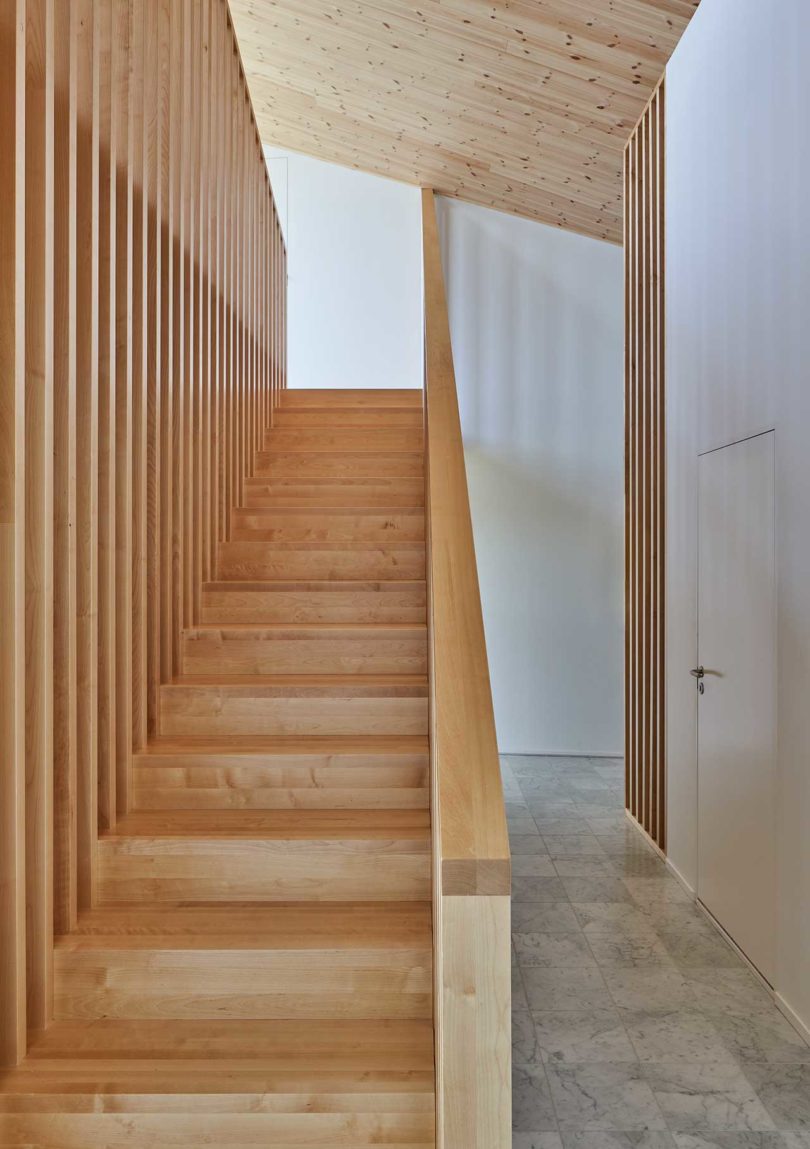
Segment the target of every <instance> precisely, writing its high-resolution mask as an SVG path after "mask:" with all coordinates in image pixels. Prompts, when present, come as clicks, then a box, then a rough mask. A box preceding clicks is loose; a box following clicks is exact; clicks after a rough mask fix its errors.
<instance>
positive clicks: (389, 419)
mask: <svg viewBox="0 0 810 1149" xmlns="http://www.w3.org/2000/svg"><path fill="white" fill-rule="evenodd" d="M423 420H424V416H423V414H422V408H421V406H420V407H415V406H413V404H410V405H408V406H402V407H394V406H391V407H376V406H372V405H369V406H365V407H329V406H326V407H298V408H296V407H281V408H279V410H277V411H276V412H275V414H274V416H273V429H274V430H278V429H282V428H297V429H300V428H308V427H366V428H368V429H369V430H372V431H373V430H377V429H379V428H382V429H386V428H393V427H415V428H418V429H420V430H421V428H422V426H423Z"/></svg>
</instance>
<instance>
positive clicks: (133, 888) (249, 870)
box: [99, 836, 430, 905]
mask: <svg viewBox="0 0 810 1149" xmlns="http://www.w3.org/2000/svg"><path fill="white" fill-rule="evenodd" d="M99 869H100V874H99V902H100V904H102V905H104V904H110V903H117V902H139V903H145V904H151V903H157V902H184V903H191V902H290V901H340V902H343V901H424V900H425V899H427V898H429V897H430V852H429V842H428V841H427V839H425V838H418V837H417V838H400V839H397V838H395V837H392V838H390V839H385V838H380V839H376V838H375V839H364V838H359V839H354V838H340V837H337V836H336V837H334V838H324V839H317V840H307V839H303V840H302V839H297V838H293V839H284V838H276V839H268V838H264V837H259V836H257V837H255V838H250V837H246V838H216V837H215V838H210V839H205V838H204V837H202V836H200V837H194V838H188V837H183V838H171V837H158V838H148V837H136V838H118V837H111V838H103V839H102V840H101V841H100V843H99Z"/></svg>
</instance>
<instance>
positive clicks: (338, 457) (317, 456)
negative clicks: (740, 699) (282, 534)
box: [253, 445, 425, 482]
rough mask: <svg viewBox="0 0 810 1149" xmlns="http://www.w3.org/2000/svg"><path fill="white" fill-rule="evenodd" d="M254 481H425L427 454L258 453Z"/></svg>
mask: <svg viewBox="0 0 810 1149" xmlns="http://www.w3.org/2000/svg"><path fill="white" fill-rule="evenodd" d="M254 462H255V465H254V469H253V477H254V478H270V479H272V480H273V481H274V482H275V479H276V476H278V475H284V476H285V477H286V478H287V479H297V480H302V479H311V478H321V479H358V478H375V479H376V478H388V479H392V478H398V477H404V478H416V477H418V478H422V479H423V477H424V473H425V460H424V454H423V452H422V450H421V448H419V449H415V450H412V451H410V452H407V453H406V452H402V453H398V454H391V453H385V454H370V453H369V452H367V451H353V452H349V451H339V450H336V451H332V452H326V451H282V450H280V449H279V448H278V447H277V446H275V445H274V447H273V449H272V450H266V451H258V452H257V453H256V455H255V459H254Z"/></svg>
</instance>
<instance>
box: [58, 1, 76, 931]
mask: <svg viewBox="0 0 810 1149" xmlns="http://www.w3.org/2000/svg"><path fill="white" fill-rule="evenodd" d="M74 18H75V12H73V11H72V10H71V7H70V6H68V5H67V4H58V3H57V4H55V6H54V143H53V147H54V212H53V227H54V268H53V357H54V361H53V372H54V443H53V447H54V510H53V532H54V631H53V676H54V699H53V707H54V709H53V774H54V795H53V802H54V844H53V850H54V930H55V931H56V932H57V933H67V932H69V931H70V930H71V929H72V928H73V926H74V925H75V922H76V914H77V908H78V890H77V881H78V869H77V865H76V855H77V830H78V825H77V810H76V786H77V769H76V755H77V740H76V723H77V720H78V710H77V656H78V653H77V611H76V373H75V370H74V367H73V354H72V342H73V341H72V337H71V334H70V330H71V320H72V317H73V302H72V300H73V295H74V280H73V275H72V268H73V262H72V254H73V250H74V241H73V224H72V222H71V221H72V219H73V218H74V217H73V215H72V209H73V204H74V195H75V192H74V188H73V172H74V165H73V162H72V150H73V148H72V139H73V133H72V129H71V122H72V116H71V109H72V101H71V98H70V90H71V83H70V64H71V55H72V52H71V43H72V32H71V24H72V21H73V19H74Z"/></svg>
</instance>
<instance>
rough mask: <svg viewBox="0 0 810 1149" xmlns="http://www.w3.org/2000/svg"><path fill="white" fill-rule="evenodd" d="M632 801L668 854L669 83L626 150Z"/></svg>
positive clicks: (656, 95)
mask: <svg viewBox="0 0 810 1149" xmlns="http://www.w3.org/2000/svg"><path fill="white" fill-rule="evenodd" d="M624 186H625V293H626V299H625V313H626V339H625V443H626V450H625V508H626V514H625V548H626V555H625V569H626V635H625V665H626V672H625V682H626V686H625V691H626V693H625V731H626V734H625V741H626V751H625V753H626V804H627V809H628V811H629V812H630V814H631V815H632V817H633V818H635V820H636V821H637V822H638V823H639V825H640V826H641V827H642V828H643V829H644V830H645V831H646V833H647V834H649V836H650V838H652V840H653V841H654V842H655V843H656V845H658V847H659V848H660V849H661V850H666V749H665V748H666V738H665V735H666V731H665V718H666V715H665V709H664V706H665V683H664V642H665V615H664V594H665V585H664V578H665V555H664V546H665V512H666V503H665V497H666V495H665V474H666V472H665V455H664V444H665V439H664V414H665V402H664V399H665V392H664V385H665V379H664V363H665V361H664V223H663V221H664V81H663V80H662V81H661V83H660V85H659V86H658V88H657V89H656V91H655V92H654V94H653V96H652V99H651V101H650V103H649V105H648V107H647V109H646V111H645V112H644V115H643V116H642V118H641V120H640V121H639V123H638V125H637V127H636V129H635V131H634V132H633V135H632V136H631V138H630V140H629V142H628V145H627V149H626V151H625V163H624Z"/></svg>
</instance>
